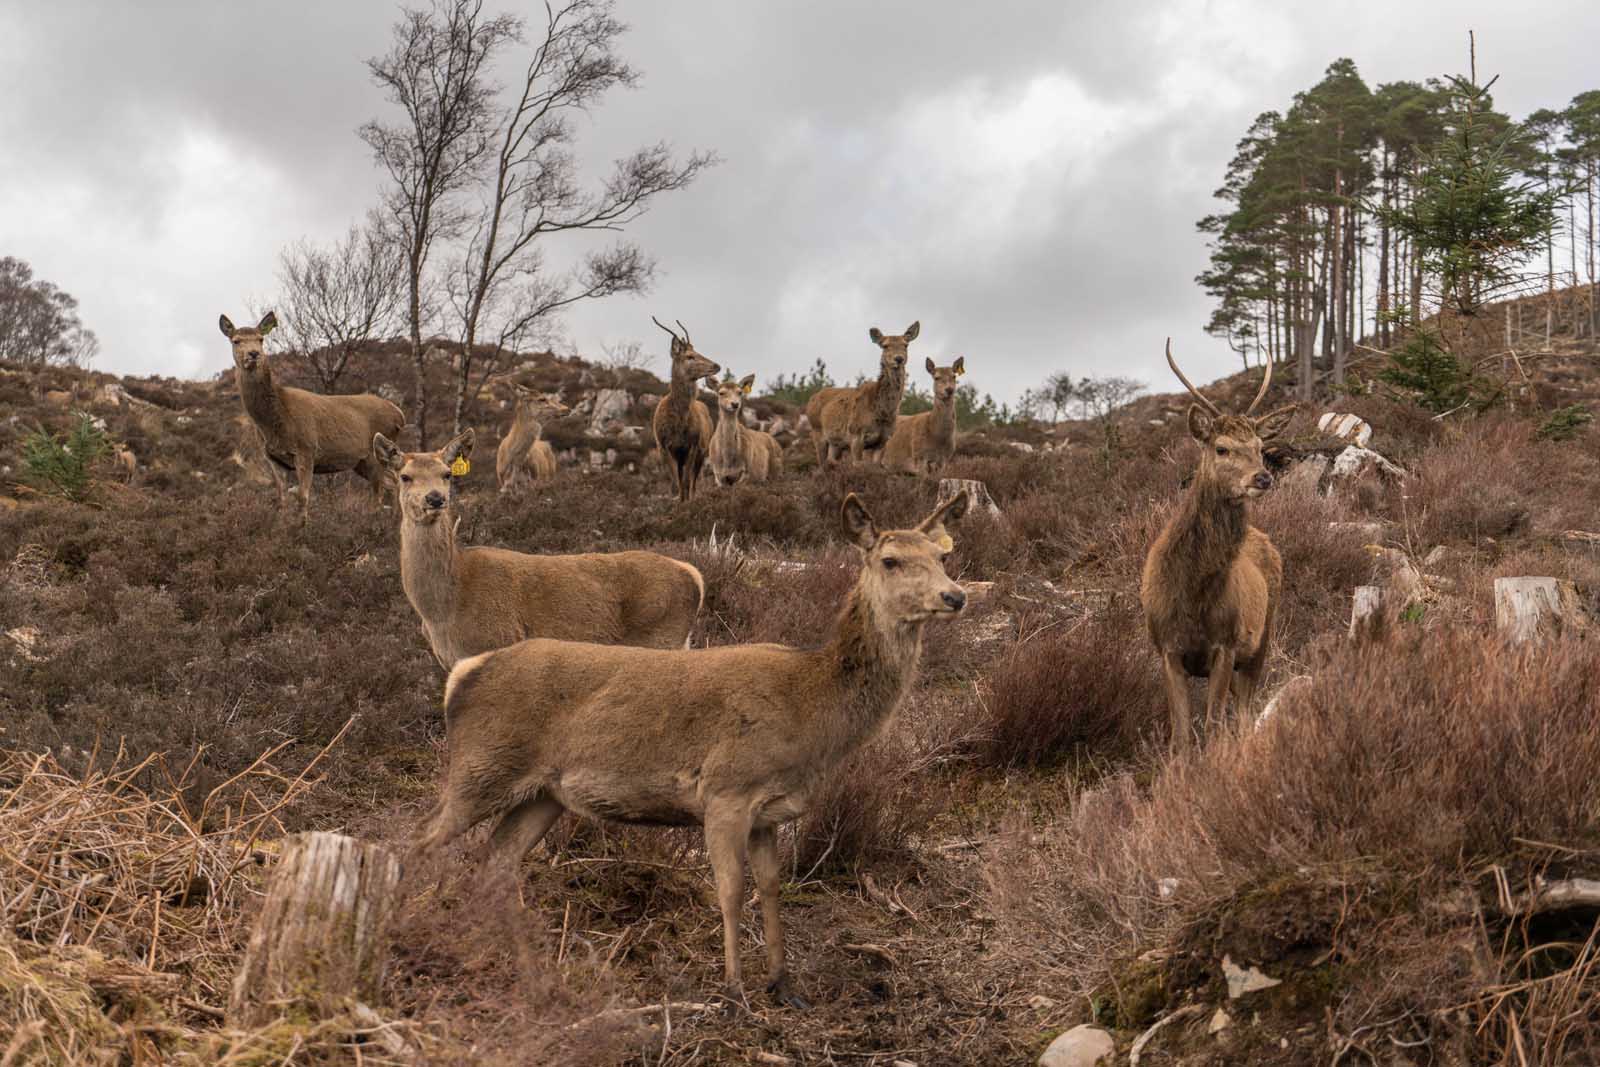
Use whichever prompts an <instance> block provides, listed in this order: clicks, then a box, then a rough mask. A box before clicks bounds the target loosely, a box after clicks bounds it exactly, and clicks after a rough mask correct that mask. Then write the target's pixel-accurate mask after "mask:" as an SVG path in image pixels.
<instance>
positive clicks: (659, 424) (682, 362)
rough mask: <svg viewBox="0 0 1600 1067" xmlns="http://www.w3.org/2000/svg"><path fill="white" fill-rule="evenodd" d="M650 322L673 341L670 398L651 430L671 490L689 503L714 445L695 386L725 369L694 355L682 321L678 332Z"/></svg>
mask: <svg viewBox="0 0 1600 1067" xmlns="http://www.w3.org/2000/svg"><path fill="white" fill-rule="evenodd" d="M650 321H651V322H653V323H655V324H656V325H657V326H660V327H661V328H662V329H663V330H666V331H667V333H668V334H670V335H671V337H672V382H671V384H670V385H669V386H668V387H667V395H666V396H664V397H662V398H661V402H660V403H658V404H657V405H656V412H655V416H654V418H652V419H651V428H652V430H653V431H654V432H655V438H656V450H657V451H658V452H660V453H661V458H662V460H663V461H664V463H665V466H666V468H667V473H668V474H669V475H671V477H672V488H673V490H674V491H675V492H676V493H677V495H678V500H679V501H682V502H687V501H689V500H692V499H693V498H694V490H695V486H696V484H697V483H698V482H699V481H700V470H701V468H702V467H704V466H705V462H706V449H707V448H708V447H709V446H710V444H711V412H710V410H709V409H708V408H707V407H706V406H705V404H704V402H702V401H701V400H699V399H698V398H697V397H696V396H695V384H696V383H697V382H699V380H700V379H701V378H705V377H708V376H710V375H713V374H716V373H717V372H719V371H720V370H722V367H721V366H720V365H719V364H716V363H713V362H712V361H711V360H709V359H707V358H706V357H705V356H702V355H701V354H700V353H699V352H696V351H695V348H694V342H693V341H691V340H690V339H689V328H688V327H687V326H685V325H684V324H683V323H682V322H681V321H680V322H679V323H678V329H680V330H682V331H683V336H682V337H679V336H678V334H677V333H676V332H675V331H674V330H673V329H672V328H671V327H670V326H665V325H662V322H661V320H660V319H658V318H656V317H655V316H654V315H651V316H650Z"/></svg>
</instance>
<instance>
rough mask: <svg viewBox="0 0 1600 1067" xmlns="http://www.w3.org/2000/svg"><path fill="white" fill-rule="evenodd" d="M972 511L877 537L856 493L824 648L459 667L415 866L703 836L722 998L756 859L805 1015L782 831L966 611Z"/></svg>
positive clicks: (522, 648) (776, 956)
mask: <svg viewBox="0 0 1600 1067" xmlns="http://www.w3.org/2000/svg"><path fill="white" fill-rule="evenodd" d="M966 508H967V496H966V494H965V493H964V492H963V493H960V494H958V495H957V496H956V497H954V498H952V499H951V500H949V501H947V502H945V503H943V504H941V505H939V507H938V508H936V509H935V510H934V511H933V513H932V514H931V515H929V516H928V517H927V518H926V519H924V520H923V521H922V522H921V523H920V524H919V525H918V526H916V527H915V528H913V529H909V530H889V531H879V529H878V527H877V525H876V524H875V523H874V522H873V520H872V516H871V515H870V514H868V513H867V509H866V508H865V507H864V506H863V505H862V503H861V501H860V500H859V499H857V498H856V496H855V494H853V493H852V494H851V495H850V496H848V497H846V498H845V502H844V509H843V518H844V527H845V530H846V531H847V533H848V534H849V536H850V538H851V540H852V541H854V542H855V543H856V544H857V545H858V546H859V547H860V549H861V551H862V555H863V565H862V568H861V574H860V577H859V578H858V579H857V581H856V584H855V588H854V589H853V590H852V591H851V592H850V595H849V597H848V599H847V600H846V602H845V605H844V608H843V610H842V611H841V612H840V613H839V617H838V621H837V623H836V624H835V626H834V633H833V636H832V638H831V639H830V640H829V642H828V643H827V644H825V645H823V646H822V647H821V648H816V649H797V648H785V647H783V646H781V645H736V646H725V647H721V648H708V649H699V650H696V651H692V652H685V651H680V652H659V651H653V650H647V649H636V648H599V647H596V646H594V645H578V644H569V643H566V642H562V641H524V642H522V643H521V644H518V645H513V646H512V647H510V648H506V649H501V650H500V651H498V652H491V653H489V654H488V655H486V656H477V657H474V658H472V659H468V660H463V661H462V662H460V663H458V664H457V665H456V667H455V669H454V670H453V671H451V672H450V679H449V681H448V682H447V683H446V684H445V690H444V703H445V724H446V727H445V728H446V748H447V752H448V755H447V757H446V760H447V765H448V766H447V772H446V780H445V787H444V792H443V795H442V797H441V798H440V801H439V804H438V806H437V807H436V808H435V809H434V810H433V813H432V814H431V815H430V816H429V818H428V820H427V822H426V823H425V825H424V826H423V827H422V830H421V833H420V835H419V837H418V843H417V848H416V852H417V854H418V855H426V854H428V853H430V852H432V851H433V850H435V849H437V848H438V847H439V846H441V845H443V844H445V843H446V842H448V841H450V840H452V839H454V838H456V837H458V836H459V835H461V834H462V833H465V832H466V831H467V830H468V829H469V828H470V827H472V826H474V825H475V824H477V823H479V822H481V821H483V820H484V819H488V818H491V817H492V818H495V819H496V820H497V821H496V825H495V829H494V832H493V834H492V836H491V837H490V841H489V848H490V850H491V862H496V863H499V864H503V865H505V866H507V867H512V868H514V867H515V865H516V864H517V863H518V862H519V861H520V860H521V859H522V857H523V856H524V855H526V854H527V852H528V851H529V850H530V849H532V848H533V847H534V846H535V845H536V844H538V842H539V841H540V839H541V838H543V837H544V835H545V833H546V832H547V831H548V830H549V829H550V827H551V826H552V825H553V824H554V823H555V821H556V820H557V819H558V818H560V816H561V815H562V813H564V812H567V811H571V812H574V813H576V814H578V815H582V816H586V817H589V818H596V819H611V820H615V821H619V822H632V823H645V824H653V825H662V826H683V825H694V824H699V825H701V826H703V827H704V828H705V839H706V853H707V856H708V857H709V858H710V861H711V869H712V873H713V875H714V876H715V879H716V885H717V902H718V905H719V906H720V908H721V911H722V943H723V952H724V957H723V960H724V975H725V978H726V981H727V986H728V989H729V992H730V994H731V995H732V996H734V997H736V998H737V997H738V996H740V995H741V992H740V991H741V978H740V974H741V972H740V967H739V913H740V907H741V904H742V902H743V899H744V868H745V858H746V856H747V855H748V857H749V860H750V866H751V867H752V868H753V869H754V872H755V880H756V887H757V888H758V889H759V890H760V893H761V911H762V918H763V920H764V927H765V933H766V946H767V975H768V988H769V989H770V990H771V991H772V992H773V993H774V994H775V995H776V996H777V998H778V999H779V1000H780V1001H781V1002H783V1003H787V1004H790V1005H793V1006H797V1007H803V1006H804V1002H803V1001H801V1000H800V999H799V998H798V997H797V996H796V995H795V993H794V992H793V990H792V989H791V987H790V983H789V977H788V972H787V970H786V969H785V966H784V950H783V931H782V928H781V926H780V925H779V921H778V889H779V879H778V839H777V829H778V827H779V826H780V825H781V824H783V823H785V822H788V821H789V820H791V819H794V818H796V817H798V816H799V815H800V814H802V813H803V812H804V811H805V810H806V806H807V804H808V803H809V802H810V801H811V799H812V797H813V795H814V794H815V792H816V790H817V789H818V787H819V786H820V785H821V784H822V783H823V782H824V781H825V780H826V779H827V777H828V775H829V774H830V773H831V772H833V771H834V770H835V769H836V768H837V767H839V765H840V764H842V763H843V762H844V761H845V760H846V759H847V758H849V756H850V755H851V754H852V753H854V752H855V751H856V750H857V749H859V748H860V747H861V746H862V745H864V744H866V743H867V742H868V741H870V740H871V739H872V738H873V737H874V736H876V735H877V734H878V732H879V731H880V730H882V729H883V727H884V725H885V723H887V722H888V721H889V718H890V716H892V715H893V714H894V711H895V709H896V708H897V707H898V706H899V704H900V701H901V698H902V697H903V696H904V695H905V693H906V691H907V690H908V689H909V688H910V686H911V683H912V679H913V677H914V676H915V674H916V669H917V659H918V657H919V655H920V653H921V650H922V630H923V626H924V624H926V623H927V622H928V621H929V620H931V619H936V618H949V617H952V616H954V615H956V614H957V613H958V612H960V611H961V609H962V608H963V607H964V606H965V605H966V594H965V593H964V592H962V590H961V587H960V586H959V585H957V584H956V583H955V582H953V581H951V580H950V578H949V577H948V576H947V575H946V574H945V570H944V559H945V556H946V555H947V554H948V553H949V551H950V549H951V541H950V536H949V534H948V533H947V532H946V529H945V527H946V526H947V524H950V523H953V522H955V521H956V520H958V519H959V518H960V517H961V515H962V514H963V513H964V512H965V511H966Z"/></svg>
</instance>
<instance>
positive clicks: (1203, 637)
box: [1139, 339, 1296, 748]
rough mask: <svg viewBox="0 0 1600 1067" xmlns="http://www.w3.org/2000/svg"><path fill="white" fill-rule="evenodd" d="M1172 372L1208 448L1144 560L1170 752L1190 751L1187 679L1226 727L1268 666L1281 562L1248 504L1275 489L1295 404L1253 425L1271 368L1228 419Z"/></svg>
mask: <svg viewBox="0 0 1600 1067" xmlns="http://www.w3.org/2000/svg"><path fill="white" fill-rule="evenodd" d="M1167 365H1168V366H1170V367H1171V368H1172V373H1173V374H1176V375H1177V376H1178V380H1179V381H1180V382H1182V383H1183V386H1184V388H1185V389H1187V390H1189V392H1190V394H1191V395H1193V396H1194V398H1195V401H1196V402H1195V403H1194V404H1191V405H1190V407H1189V433H1190V434H1191V435H1192V436H1193V437H1194V439H1195V440H1196V441H1197V442H1199V444H1200V465H1199V467H1198V468H1197V469H1196V470H1195V474H1194V481H1193V484H1192V485H1190V487H1189V492H1188V495H1186V496H1185V497H1184V499H1183V503H1182V504H1181V505H1180V506H1179V508H1178V513H1177V514H1176V515H1175V516H1173V518H1172V521H1171V522H1169V523H1167V526H1166V528H1165V529H1164V530H1162V531H1161V536H1159V537H1157V538H1156V541H1155V544H1153V545H1151V546H1150V554H1149V556H1147V557H1146V558H1145V563H1144V578H1143V581H1142V582H1141V583H1140V594H1139V595H1140V599H1141V601H1142V602H1143V604H1144V615H1145V624H1146V626H1147V627H1148V628H1149V631H1150V639H1151V641H1153V642H1154V643H1155V646H1156V650H1157V651H1158V652H1159V653H1160V654H1161V665H1162V668H1163V670H1164V671H1165V673H1166V689H1167V705H1168V710H1169V711H1170V712H1171V715H1172V745H1173V747H1174V748H1184V747H1187V746H1188V744H1189V733H1190V730H1191V728H1192V727H1191V708H1190V703H1189V691H1188V681H1187V677H1188V676H1192V677H1197V678H1207V679H1209V682H1210V685H1209V688H1208V690H1207V693H1206V721H1207V723H1208V724H1215V723H1217V722H1220V721H1221V720H1222V715H1223V712H1224V710H1225V708H1226V706H1227V701H1228V692H1229V689H1230V688H1231V689H1232V691H1233V697H1234V700H1235V701H1236V702H1237V704H1238V706H1239V707H1241V708H1243V707H1245V706H1247V705H1248V704H1249V702H1250V699H1251V697H1252V696H1254V695H1255V689H1256V685H1257V683H1259V682H1260V680H1261V671H1262V668H1263V667H1264V666H1265V665H1266V661H1267V647H1268V643H1269V641H1270V640H1271V636H1272V633H1271V631H1272V619H1273V616H1274V614H1275V612H1276V609H1277V606H1278V593H1279V589H1280V588H1281V587H1282V584H1283V561H1282V560H1281V559H1280V558H1279V557H1278V550H1277V549H1275V548H1273V547H1272V541H1271V540H1270V539H1268V537H1267V535H1266V534H1264V533H1262V532H1261V531H1260V530H1258V529H1256V528H1255V527H1254V526H1251V525H1250V511H1249V501H1250V499H1251V498H1252V497H1256V496H1260V495H1261V494H1262V493H1263V492H1265V491H1266V490H1268V489H1270V488H1272V475H1271V474H1269V473H1268V472H1267V468H1266V465H1265V464H1264V463H1263V462H1262V459H1261V446H1262V442H1263V441H1264V440H1268V439H1270V438H1271V437H1273V435H1275V434H1276V433H1278V432H1279V431H1280V430H1282V429H1283V427H1284V425H1285V424H1286V423H1287V422H1288V420H1289V417H1290V416H1291V415H1293V414H1294V410H1295V407H1296V405H1294V404H1290V405H1288V406H1287V407H1283V408H1279V409H1278V410H1276V411H1274V412H1272V413H1271V414H1269V415H1264V416H1261V417H1259V418H1251V412H1253V411H1255V409H1256V408H1257V407H1258V406H1259V405H1260V403H1261V401H1262V400H1263V399H1264V398H1265V397H1266V395H1267V388H1268V387H1269V386H1270V385H1271V384H1272V363H1271V361H1268V363H1267V372H1266V376H1265V377H1264V378H1263V379H1262V381H1261V388H1260V389H1259V390H1258V391H1257V392H1256V396H1255V399H1254V400H1252V401H1251V402H1250V406H1249V407H1248V408H1246V409H1245V410H1244V413H1243V414H1242V415H1227V414H1224V413H1223V412H1222V410H1221V409H1220V408H1218V407H1217V406H1216V405H1215V404H1213V403H1212V402H1211V401H1210V400H1207V399H1206V398H1205V396H1203V395H1202V394H1201V392H1200V390H1198V389H1196V388H1195V387H1194V386H1193V385H1191V384H1190V383H1189V379H1188V378H1185V377H1184V376H1183V371H1181V370H1179V369H1178V364H1177V362H1176V361H1175V360H1174V359H1173V358H1172V341H1171V340H1170V339H1169V340H1168V341H1167Z"/></svg>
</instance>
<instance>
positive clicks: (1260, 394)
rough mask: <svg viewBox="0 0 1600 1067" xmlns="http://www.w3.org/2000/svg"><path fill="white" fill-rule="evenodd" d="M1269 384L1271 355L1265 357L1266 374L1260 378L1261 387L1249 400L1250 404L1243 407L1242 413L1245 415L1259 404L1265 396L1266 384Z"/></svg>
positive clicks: (1270, 382) (1270, 381)
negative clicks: (1252, 398) (1254, 396)
mask: <svg viewBox="0 0 1600 1067" xmlns="http://www.w3.org/2000/svg"><path fill="white" fill-rule="evenodd" d="M1271 384H1272V357H1271V356H1268V357H1267V376H1266V377H1265V378H1262V379H1261V388H1260V389H1258V390H1256V398H1255V399H1254V400H1252V401H1250V406H1249V407H1247V408H1245V409H1244V413H1245V414H1246V415H1248V414H1250V413H1251V412H1252V411H1254V410H1255V409H1256V406H1257V405H1258V404H1260V403H1261V401H1262V400H1263V399H1264V398H1265V397H1266V395H1267V386H1269V385H1271Z"/></svg>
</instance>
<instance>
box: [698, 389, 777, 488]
mask: <svg viewBox="0 0 1600 1067" xmlns="http://www.w3.org/2000/svg"><path fill="white" fill-rule="evenodd" d="M755 384H756V376H755V375H754V374H747V375H745V376H744V377H743V378H741V379H739V380H738V381H732V380H729V381H725V382H718V381H716V380H715V379H710V380H708V381H707V382H706V385H707V387H708V388H710V389H712V390H714V391H715V392H716V394H717V428H716V430H715V431H714V432H713V433H712V435H711V451H710V459H711V476H712V478H713V479H715V480H716V482H717V484H719V485H725V486H731V485H738V484H739V482H740V481H741V480H743V479H745V478H749V479H750V480H751V481H752V482H764V481H766V480H767V479H768V478H771V477H773V476H775V475H779V474H782V473H783V446H782V445H780V444H778V439H777V438H776V437H774V436H772V435H771V434H770V433H767V432H766V431H764V430H753V429H751V428H750V427H748V426H746V425H744V423H743V422H741V421H740V418H741V416H742V415H743V412H744V398H745V397H747V396H749V395H750V390H751V389H754V388H755Z"/></svg>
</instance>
